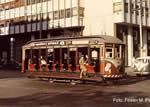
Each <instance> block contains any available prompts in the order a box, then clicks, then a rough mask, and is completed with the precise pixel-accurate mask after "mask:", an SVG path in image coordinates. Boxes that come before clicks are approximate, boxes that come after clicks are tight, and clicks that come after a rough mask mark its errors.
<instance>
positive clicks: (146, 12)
mask: <svg viewBox="0 0 150 107" xmlns="http://www.w3.org/2000/svg"><path fill="white" fill-rule="evenodd" d="M148 10H149V8H148V7H146V8H145V14H146V17H148V16H149V13H148V12H149V11H148Z"/></svg>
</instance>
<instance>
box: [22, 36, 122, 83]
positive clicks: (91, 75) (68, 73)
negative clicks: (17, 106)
mask: <svg viewBox="0 0 150 107" xmlns="http://www.w3.org/2000/svg"><path fill="white" fill-rule="evenodd" d="M81 57H83V59H84V67H85V68H86V71H85V72H86V74H85V75H83V76H82V77H81V65H80V63H79V62H80V58H81ZM124 59H125V44H123V42H122V41H121V40H119V39H117V38H115V37H112V36H103V35H98V36H82V37H65V38H50V39H42V40H41V39H40V40H33V41H30V42H28V43H27V44H26V45H24V46H23V48H22V72H23V73H24V75H25V76H28V77H40V78H51V79H66V80H67V79H69V80H85V81H86V80H87V81H102V80H105V79H119V78H123V77H124V75H125V70H124ZM85 62H86V63H85Z"/></svg>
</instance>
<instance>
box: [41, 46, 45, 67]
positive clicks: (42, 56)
mask: <svg viewBox="0 0 150 107" xmlns="http://www.w3.org/2000/svg"><path fill="white" fill-rule="evenodd" d="M40 61H41V62H40V64H44V65H45V64H46V49H41V56H40Z"/></svg>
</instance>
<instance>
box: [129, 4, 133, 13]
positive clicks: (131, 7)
mask: <svg viewBox="0 0 150 107" xmlns="http://www.w3.org/2000/svg"><path fill="white" fill-rule="evenodd" d="M130 10H131V13H132V14H133V13H134V5H133V4H131V5H130Z"/></svg>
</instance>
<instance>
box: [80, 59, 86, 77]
mask: <svg viewBox="0 0 150 107" xmlns="http://www.w3.org/2000/svg"><path fill="white" fill-rule="evenodd" d="M79 64H80V69H81V72H80V78H82V76H86V72H87V69H86V67H85V60H84V57H83V56H81V58H80V60H79Z"/></svg>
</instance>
